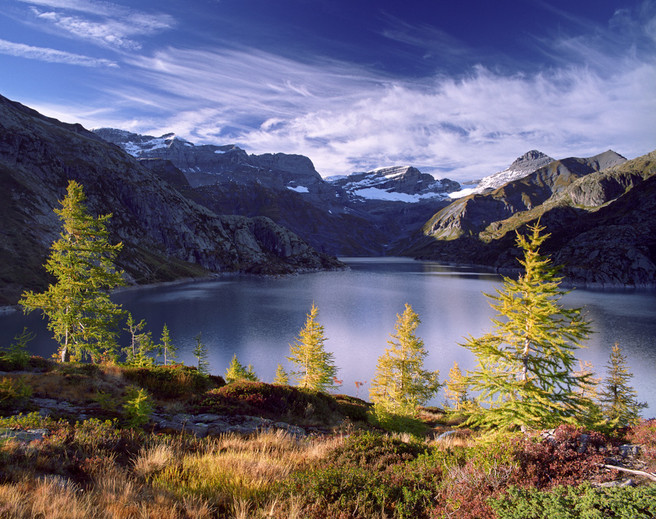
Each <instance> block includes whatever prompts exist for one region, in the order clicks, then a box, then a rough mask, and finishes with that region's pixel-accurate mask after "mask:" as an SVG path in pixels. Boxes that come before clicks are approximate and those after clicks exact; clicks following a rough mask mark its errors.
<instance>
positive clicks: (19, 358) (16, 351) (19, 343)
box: [0, 328, 34, 371]
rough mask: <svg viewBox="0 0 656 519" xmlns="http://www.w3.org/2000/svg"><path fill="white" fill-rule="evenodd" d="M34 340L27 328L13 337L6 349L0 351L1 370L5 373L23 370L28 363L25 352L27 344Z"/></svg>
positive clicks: (28, 355)
mask: <svg viewBox="0 0 656 519" xmlns="http://www.w3.org/2000/svg"><path fill="white" fill-rule="evenodd" d="M32 339H34V334H33V333H31V332H29V331H28V330H27V328H23V331H22V332H21V333H20V334H18V335H16V337H14V342H12V343H11V344H10V345H9V346H8V347H6V348H2V349H1V351H0V362H1V363H2V369H4V370H6V371H11V370H19V369H25V368H26V367H27V365H28V364H29V362H30V354H29V352H28V351H27V343H28V342H30V341H31V340H32Z"/></svg>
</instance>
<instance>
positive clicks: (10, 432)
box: [0, 429, 49, 443]
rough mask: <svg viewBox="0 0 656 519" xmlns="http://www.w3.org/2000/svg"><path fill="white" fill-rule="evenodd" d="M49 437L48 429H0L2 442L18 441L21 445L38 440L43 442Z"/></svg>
mask: <svg viewBox="0 0 656 519" xmlns="http://www.w3.org/2000/svg"><path fill="white" fill-rule="evenodd" d="M48 435H49V431H48V430H47V429H27V430H26V431H21V430H17V429H0V441H3V440H16V441H18V442H21V443H30V442H33V441H37V440H43V438H46V437H47V436H48Z"/></svg>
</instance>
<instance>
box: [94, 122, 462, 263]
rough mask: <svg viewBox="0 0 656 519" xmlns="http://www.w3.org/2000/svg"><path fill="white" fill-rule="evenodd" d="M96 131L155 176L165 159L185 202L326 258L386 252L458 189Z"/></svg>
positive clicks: (412, 176) (407, 173) (294, 158)
mask: <svg viewBox="0 0 656 519" xmlns="http://www.w3.org/2000/svg"><path fill="white" fill-rule="evenodd" d="M95 133H96V135H98V136H100V137H102V138H103V139H106V140H108V141H109V142H112V143H113V144H116V145H117V146H120V147H121V148H122V149H123V150H125V151H126V152H129V153H131V154H132V155H133V156H135V157H138V158H139V159H140V160H142V161H144V160H148V161H149V167H151V168H152V167H154V168H155V169H156V170H157V171H158V172H164V170H168V171H169V173H170V172H171V169H170V166H165V165H163V164H158V163H156V162H154V160H155V159H160V160H164V161H169V162H170V164H171V165H172V166H174V167H176V168H178V169H179V170H180V171H181V172H182V174H183V175H184V177H185V178H186V180H187V182H188V184H189V185H188V186H187V187H180V189H183V190H184V194H185V196H187V197H188V198H190V199H192V200H195V201H196V202H198V203H199V204H202V205H204V206H205V207H208V208H209V209H211V210H212V211H215V212H221V213H222V214H235V215H242V216H254V215H266V216H268V217H270V218H271V219H272V220H274V221H275V222H276V223H278V224H280V225H283V226H285V227H287V228H289V229H291V230H292V231H294V232H295V233H297V234H298V235H299V236H301V237H302V238H303V239H304V240H306V241H307V242H308V243H310V244H311V245H312V246H313V247H315V248H316V249H317V250H321V251H325V252H326V253H329V254H338V255H348V256H352V255H382V254H385V253H386V251H387V250H389V249H390V248H391V247H392V246H393V244H394V243H395V242H396V241H397V240H398V237H399V236H405V235H406V234H408V233H409V232H411V231H412V230H414V229H416V228H417V227H418V226H420V225H421V224H423V222H425V221H426V219H427V218H429V217H430V216H431V215H432V214H434V213H435V211H436V210H437V209H439V208H440V207H442V206H444V205H446V204H448V203H449V199H448V196H447V193H448V192H449V191H454V190H457V189H459V187H460V186H459V184H458V183H457V182H453V181H451V180H448V179H443V180H435V179H434V178H433V177H432V176H431V175H427V174H423V173H421V172H420V171H419V170H417V169H416V168H413V167H408V166H404V167H394V168H386V169H381V170H376V171H373V172H366V173H357V174H354V175H351V176H349V177H346V181H342V180H340V179H333V180H327V179H326V180H325V179H323V178H321V175H320V174H319V173H318V172H317V171H316V170H315V168H314V165H313V164H312V161H311V160H310V159H309V158H307V157H303V156H300V155H287V154H282V153H274V154H263V155H249V154H247V153H246V152H245V151H244V150H242V149H241V148H238V147H237V146H234V145H225V146H215V145H198V146H196V145H194V144H192V143H190V142H188V141H185V140H183V139H180V138H177V137H175V136H174V135H173V134H167V135H163V136H161V137H152V136H143V135H138V134H132V133H130V132H125V131H122V130H114V129H108V128H103V129H99V130H95ZM178 180H179V177H178Z"/></svg>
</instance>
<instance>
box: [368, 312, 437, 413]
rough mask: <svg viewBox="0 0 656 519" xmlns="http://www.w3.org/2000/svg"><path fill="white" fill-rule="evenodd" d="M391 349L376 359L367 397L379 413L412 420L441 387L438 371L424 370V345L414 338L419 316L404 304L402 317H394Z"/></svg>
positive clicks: (425, 353) (390, 342)
mask: <svg viewBox="0 0 656 519" xmlns="http://www.w3.org/2000/svg"><path fill="white" fill-rule="evenodd" d="M396 317H397V322H396V326H395V333H394V334H393V335H392V336H391V337H392V340H390V341H387V342H388V344H389V345H390V346H391V347H390V348H387V349H386V350H385V353H384V354H383V355H382V356H380V357H379V358H378V364H377V366H376V374H375V376H374V378H373V380H372V381H371V389H370V390H369V397H370V398H371V401H372V402H373V403H374V405H375V407H376V408H377V409H378V410H382V411H383V412H386V413H390V414H394V415H400V416H414V415H415V414H416V413H417V408H418V407H419V406H420V405H422V404H424V403H425V402H426V400H428V399H429V398H430V397H431V396H433V395H434V394H435V393H436V392H437V391H438V389H439V388H440V384H439V382H438V376H439V373H438V372H437V371H426V370H424V358H425V357H426V355H427V352H426V350H425V349H424V342H423V341H422V340H421V339H420V338H418V337H417V336H416V335H415V331H416V329H417V327H418V326H419V324H420V322H421V321H420V320H419V316H418V315H417V314H416V313H415V312H414V311H413V310H412V307H411V306H410V305H409V304H407V303H406V305H405V311H404V312H403V315H398V314H397V316H396Z"/></svg>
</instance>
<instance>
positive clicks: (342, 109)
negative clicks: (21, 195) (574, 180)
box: [41, 0, 656, 180]
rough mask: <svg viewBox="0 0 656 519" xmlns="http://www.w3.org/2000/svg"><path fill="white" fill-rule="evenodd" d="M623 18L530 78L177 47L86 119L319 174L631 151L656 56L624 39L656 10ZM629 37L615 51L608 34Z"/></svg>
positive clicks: (651, 99) (465, 170)
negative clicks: (406, 72) (381, 69)
mask: <svg viewBox="0 0 656 519" xmlns="http://www.w3.org/2000/svg"><path fill="white" fill-rule="evenodd" d="M41 1H42V3H44V4H45V3H48V5H52V3H54V2H55V0H51V1H50V2H47V1H46V0H41ZM57 1H58V2H59V3H64V0H57ZM70 3H73V4H74V3H76V2H70ZM94 5H96V4H94ZM97 5H100V4H97ZM627 16H628V15H626V14H623V15H622V18H621V22H622V23H621V26H622V31H623V34H624V36H622V38H624V39H622V38H619V36H618V37H617V38H615V39H613V38H611V37H610V36H608V37H606V36H607V35H605V34H602V35H601V36H603V37H599V35H598V34H594V35H593V36H592V37H590V38H584V37H582V36H579V37H577V38H576V39H572V38H561V39H554V40H553V41H549V42H547V41H546V40H545V41H542V42H539V44H540V45H542V48H543V49H544V52H545V53H552V54H553V55H554V56H558V60H554V61H553V63H555V65H554V66H553V68H551V69H546V68H545V69H543V70H542V71H540V72H535V73H530V74H529V73H523V74H522V73H516V74H504V73H501V72H498V71H495V70H492V69H491V68H489V67H487V68H486V67H484V66H480V65H479V66H476V67H473V68H471V69H470V70H469V73H468V74H466V75H462V76H459V77H449V76H443V75H441V76H436V77H433V78H429V79H425V80H423V81H417V80H415V81H412V82H410V81H406V80H403V79H391V78H390V77H387V76H382V75H381V74H378V73H375V72H373V71H371V70H368V69H364V68H362V67H359V66H356V65H352V64H346V63H342V62H335V61H329V60H325V59H323V60H319V59H317V60H316V61H315V62H314V63H309V62H303V63H301V62H299V61H295V60H292V59H288V58H283V57H280V56H277V55H274V54H270V53H266V52H263V51H256V50H252V49H239V50H234V49H226V48H225V47H217V48H204V49H198V48H196V49H180V48H175V47H169V48H165V49H161V50H160V51H158V52H155V53H153V54H152V55H150V56H143V55H141V56H140V55H137V54H132V55H126V56H125V57H124V63H125V65H124V66H123V67H122V70H123V74H124V76H123V81H122V83H121V84H120V85H113V86H110V85H107V86H105V85H102V88H103V89H104V93H105V94H107V96H108V97H109V98H110V99H111V102H112V106H113V107H114V110H113V111H111V110H110V111H103V112H101V113H99V114H97V116H96V118H95V119H93V118H92V117H89V118H87V119H81V120H82V122H86V121H90V122H92V124H90V125H91V126H118V127H122V128H124V129H129V130H132V131H139V132H144V133H150V134H154V135H158V134H161V133H165V132H169V131H174V132H175V133H177V134H178V135H180V136H182V137H184V138H187V139H189V140H191V141H192V142H196V143H202V142H211V143H217V144H224V143H237V144H239V145H241V146H242V147H244V148H245V149H246V150H247V151H248V152H250V153H264V152H286V153H301V154H304V155H307V156H309V157H310V158H311V159H312V160H313V162H314V163H315V166H316V167H317V169H318V171H319V172H320V173H322V174H323V175H333V174H346V173H350V172H352V171H362V170H369V169H374V168H376V167H382V166H390V165H396V164H410V165H414V166H416V167H419V168H420V169H421V170H422V171H426V172H431V173H434V174H435V175H436V176H438V177H444V176H448V177H449V178H453V179H456V180H469V179H475V178H481V177H483V176H486V175H489V174H491V173H494V172H496V171H499V170H502V169H504V168H505V167H507V166H508V165H509V164H510V162H512V160H514V158H515V157H517V156H519V155H521V154H523V153H524V152H526V151H528V150H530V149H540V150H542V151H543V152H545V153H547V154H548V155H551V156H553V157H565V156H570V155H577V156H590V155H594V154H596V153H599V152H601V151H604V150H606V149H608V148H612V149H614V150H615V151H617V152H619V153H622V154H623V155H626V156H628V157H634V156H637V155H639V154H642V153H646V152H648V151H651V150H652V149H653V148H654V143H655V142H656V95H655V93H654V89H653V85H655V84H656V52H654V49H653V47H649V45H641V46H638V47H636V46H634V45H629V44H627V41H629V40H630V38H629V40H627V39H626V38H628V36H626V35H627V34H633V35H637V34H640V33H642V34H643V36H642V37H643V38H644V27H649V26H650V24H651V25H652V26H653V24H654V20H655V19H656V18H654V17H651V18H650V17H646V18H644V17H643V19H642V20H641V22H640V24H638V25H639V27H638V26H637V25H636V22H635V20H633V22H631V19H630V17H628V18H627ZM616 17H617V18H618V19H619V14H618V15H617V16H616ZM627 20H628V21H627ZM631 23H633V25H631ZM611 25H613V24H611ZM614 25H615V26H617V25H619V22H617V23H615V24H614ZM405 29H407V31H406V32H407V33H409V32H410V30H409V28H405ZM82 30H83V29H82V28H79V32H80V33H81V32H82ZM153 30H159V28H158V29H153ZM641 31H642V32H641ZM115 34H116V36H117V37H118V36H120V35H121V34H123V35H124V36H125V37H128V38H129V37H130V34H128V33H127V32H123V33H121V31H120V30H118V31H117V32H116V33H115ZM404 34H405V33H404ZM439 36H440V35H439V34H438V35H436V37H435V38H436V39H439V38H438V37H439ZM611 36H612V35H611ZM88 37H89V38H91V36H88ZM389 37H394V38H397V39H399V38H401V37H404V36H403V35H402V34H390V35H389ZM97 38H102V36H100V35H98V36H97ZM620 40H621V41H622V42H623V43H622V45H616V48H614V50H613V51H612V52H610V53H609V52H606V49H607V47H608V43H607V41H612V42H613V43H617V42H618V41H620ZM438 43H439V44H440V45H442V44H443V45H447V44H448V43H449V42H448V41H447V40H445V38H442V39H440V41H439V42H438ZM117 45H118V43H117ZM636 48H637V49H638V50H636ZM459 52H460V51H459ZM122 65H123V63H122ZM135 113H137V114H139V115H137V116H135V115H134V114H135ZM122 114H128V115H125V116H123V115H122ZM80 115H81V116H85V115H86V116H88V114H80ZM121 117H124V119H123V120H121ZM69 119H70V117H69ZM87 124H89V123H87Z"/></svg>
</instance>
